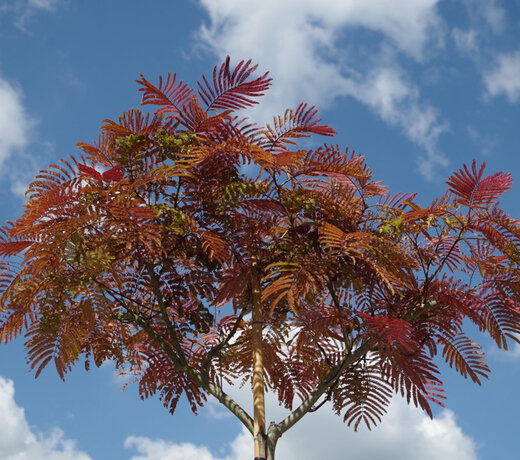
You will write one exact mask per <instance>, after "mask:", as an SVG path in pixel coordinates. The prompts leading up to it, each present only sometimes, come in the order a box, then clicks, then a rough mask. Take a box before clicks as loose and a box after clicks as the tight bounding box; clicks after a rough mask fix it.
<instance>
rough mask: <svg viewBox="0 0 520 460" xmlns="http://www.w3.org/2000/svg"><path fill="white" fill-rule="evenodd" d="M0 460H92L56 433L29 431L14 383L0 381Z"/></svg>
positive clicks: (54, 430)
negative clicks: (15, 392) (15, 396)
mask: <svg viewBox="0 0 520 460" xmlns="http://www.w3.org/2000/svg"><path fill="white" fill-rule="evenodd" d="M0 427H1V429H0V458H1V459H2V460H92V459H91V457H90V456H89V455H87V454H86V453H84V452H81V451H79V450H78V449H77V448H76V445H75V442H74V441H72V440H69V439H65V438H64V433H63V432H62V431H61V430H60V429H58V428H55V429H53V430H52V431H51V432H50V433H45V434H43V433H37V434H35V433H34V432H33V430H32V429H31V428H30V427H29V424H28V422H27V420H26V418H25V412H24V409H23V408H21V407H20V406H18V405H17V404H16V401H15V400H14V384H13V382H12V380H6V379H4V378H2V377H0Z"/></svg>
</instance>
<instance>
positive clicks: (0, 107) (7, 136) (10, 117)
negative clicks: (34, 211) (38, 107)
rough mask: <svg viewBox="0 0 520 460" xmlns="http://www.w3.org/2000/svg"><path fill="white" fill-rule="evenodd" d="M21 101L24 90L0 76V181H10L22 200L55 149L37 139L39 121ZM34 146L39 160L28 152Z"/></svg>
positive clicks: (11, 187) (11, 186)
mask: <svg viewBox="0 0 520 460" xmlns="http://www.w3.org/2000/svg"><path fill="white" fill-rule="evenodd" d="M22 98H23V96H22V92H21V90H20V89H19V88H18V87H17V86H15V85H13V84H11V83H10V82H9V81H7V80H6V79H5V78H2V76H1V75H0V178H7V179H8V181H9V186H10V190H11V192H12V193H13V194H14V195H17V196H22V197H23V195H24V193H25V191H26V190H27V185H28V184H29V182H30V181H31V180H32V179H33V178H34V175H35V173H36V172H37V171H38V169H39V168H40V167H41V166H42V165H41V161H42V158H43V157H47V156H50V154H51V153H52V152H53V149H54V146H53V144H52V143H50V142H47V141H43V142H40V141H37V140H36V135H35V132H34V127H35V125H36V120H35V119H34V118H33V117H31V116H30V115H29V114H28V113H27V110H26V109H25V107H24V106H23V103H22ZM35 146H36V147H37V148H38V151H39V156H38V157H35V156H33V155H31V154H30V153H29V150H30V148H31V147H33V148H34V147H35Z"/></svg>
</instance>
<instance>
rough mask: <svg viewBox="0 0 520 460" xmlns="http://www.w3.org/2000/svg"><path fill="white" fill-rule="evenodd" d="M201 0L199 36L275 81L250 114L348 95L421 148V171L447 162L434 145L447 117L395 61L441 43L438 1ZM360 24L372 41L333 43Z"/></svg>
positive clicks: (260, 116)
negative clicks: (204, 16) (205, 17)
mask: <svg viewBox="0 0 520 460" xmlns="http://www.w3.org/2000/svg"><path fill="white" fill-rule="evenodd" d="M200 3H201V5H202V6H203V7H204V8H205V9H206V10H207V12H208V14H209V18H210V22H209V24H205V25H203V26H202V27H201V29H200V31H199V38H200V40H201V41H202V42H203V43H205V44H206V45H207V46H208V47H209V48H210V49H211V50H212V51H213V52H214V53H215V54H217V55H218V56H219V57H220V58H223V57H224V56H226V55H227V54H229V55H231V56H233V57H234V58H236V59H241V58H249V57H251V58H252V59H253V60H254V61H255V62H257V63H259V64H260V68H261V69H262V70H265V69H267V70H270V72H271V76H272V77H273V79H274V81H273V87H272V88H271V89H270V90H269V92H268V93H267V95H266V96H265V97H264V99H263V101H262V104H261V107H259V108H258V109H255V110H253V111H251V112H250V113H251V114H252V116H253V117H254V118H255V120H256V121H259V122H261V123H264V122H266V121H269V120H270V119H271V116H272V115H275V114H278V113H281V112H282V111H283V110H284V109H285V108H286V107H295V106H296V105H297V104H298V103H299V102H301V101H302V100H305V101H306V102H309V103H311V104H316V105H318V106H319V107H321V108H323V107H326V106H327V105H329V104H331V103H332V101H334V100H335V99H336V98H337V97H339V96H350V97H353V98H355V99H357V100H358V101H360V102H361V103H363V104H365V105H367V106H368V107H370V108H371V109H372V111H374V113H375V114H377V115H378V116H379V117H381V118H382V119H383V120H384V121H385V122H387V123H389V124H390V125H392V126H395V127H396V128H398V129H400V131H401V132H402V133H403V134H404V135H406V136H407V137H408V138H409V139H410V140H412V141H413V142H415V143H416V144H418V145H419V146H420V147H421V149H422V150H424V152H425V154H424V158H423V159H422V160H423V161H422V165H421V167H420V169H421V170H422V172H423V174H425V175H427V176H429V175H431V173H432V168H433V167H434V166H436V165H445V164H446V163H447V160H446V158H445V157H443V156H442V155H441V154H440V153H438V148H437V142H438V138H439V136H440V134H441V133H442V132H444V131H446V129H447V126H446V123H444V122H442V121H441V120H440V117H439V114H438V111H437V110H436V109H435V108H434V107H433V106H431V105H430V104H429V103H427V102H424V101H422V100H421V97H420V94H419V90H418V88H417V86H415V85H414V84H413V83H411V82H410V81H409V80H410V79H409V77H407V75H406V74H405V72H404V70H403V69H402V68H401V67H400V66H399V64H398V58H399V57H400V56H404V57H405V59H407V58H409V57H412V58H413V59H416V60H418V61H420V60H421V59H423V58H424V55H425V49H426V48H427V45H431V44H434V45H435V44H439V43H440V42H441V40H442V21H441V19H440V18H439V16H438V14H437V10H436V6H437V3H438V0H406V1H400V2H395V1H392V0H372V1H367V0H350V1H342V2H338V1H337V0H322V1H320V2H316V1H314V0H288V1H283V2H281V1H279V0H266V1H264V2H254V1H252V0H247V1H244V0H218V1H217V0H200ZM358 30H361V31H368V32H369V33H371V34H375V35H374V37H375V39H374V40H371V43H372V45H370V46H371V47H369V45H367V44H366V43H365V44H364V45H356V44H354V43H347V44H346V45H344V46H343V47H342V46H340V45H339V44H338V42H339V40H340V39H341V37H342V34H343V33H344V32H346V31H353V32H354V31H358ZM429 48H431V46H430V47H429Z"/></svg>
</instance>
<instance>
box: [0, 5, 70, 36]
mask: <svg viewBox="0 0 520 460" xmlns="http://www.w3.org/2000/svg"><path fill="white" fill-rule="evenodd" d="M62 2H63V0H0V14H9V15H11V16H12V17H13V21H14V25H15V26H16V27H18V28H19V29H21V30H23V31H24V32H29V30H28V29H27V25H28V23H29V22H30V20H31V19H32V18H33V17H34V15H35V14H37V13H38V12H40V11H47V12H51V11H54V10H55V9H56V7H57V6H59V4H60V3H62Z"/></svg>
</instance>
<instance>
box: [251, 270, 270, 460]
mask: <svg viewBox="0 0 520 460" xmlns="http://www.w3.org/2000/svg"><path fill="white" fill-rule="evenodd" d="M251 288H252V291H253V292H252V293H253V327H252V329H253V330H252V333H253V337H252V339H253V340H252V342H253V414H254V417H253V419H254V427H253V437H254V443H255V460H267V458H268V456H267V450H268V449H267V444H268V443H267V436H266V433H265V400H264V363H263V352H262V301H261V292H260V279H259V274H258V273H257V272H256V271H254V272H253V276H252V279H251ZM272 454H273V456H272V458H273V459H274V449H273V452H272Z"/></svg>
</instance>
